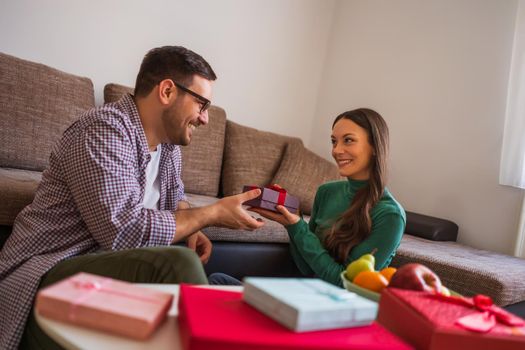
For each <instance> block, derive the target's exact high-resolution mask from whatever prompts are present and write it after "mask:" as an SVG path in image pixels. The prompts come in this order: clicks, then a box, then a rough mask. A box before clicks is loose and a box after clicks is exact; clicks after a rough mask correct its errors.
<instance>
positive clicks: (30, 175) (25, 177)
mask: <svg viewBox="0 0 525 350" xmlns="http://www.w3.org/2000/svg"><path fill="white" fill-rule="evenodd" d="M41 179H42V173H41V172H39V171H30V170H20V169H9V168H0V193H1V194H2V200H0V225H12V224H13V222H14V221H15V218H16V216H17V215H18V213H19V212H20V211H21V210H22V209H24V207H25V206H26V205H28V204H30V203H31V202H32V201H33V198H34V197H35V191H36V188H37V187H38V184H39V183H40V180H41Z"/></svg>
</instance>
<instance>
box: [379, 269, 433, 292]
mask: <svg viewBox="0 0 525 350" xmlns="http://www.w3.org/2000/svg"><path fill="white" fill-rule="evenodd" d="M388 286H389V287H395V288H400V289H411V290H422V291H426V292H434V291H441V280H440V279H439V277H438V276H437V275H436V274H435V273H434V271H432V270H431V269H429V268H428V267H426V266H425V265H421V264H417V263H411V264H406V265H403V266H401V267H400V268H398V269H397V271H396V273H394V275H393V276H392V279H391V280H390V283H389V284H388Z"/></svg>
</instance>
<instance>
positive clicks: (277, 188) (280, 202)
mask: <svg viewBox="0 0 525 350" xmlns="http://www.w3.org/2000/svg"><path fill="white" fill-rule="evenodd" d="M246 187H248V188H249V189H250V190H255V189H257V188H260V187H259V186H255V185H249V186H246ZM264 187H265V188H268V189H270V190H274V191H277V192H279V198H277V204H278V205H284V202H285V201H286V193H287V192H286V190H285V189H284V188H282V187H281V186H278V185H266V186H264Z"/></svg>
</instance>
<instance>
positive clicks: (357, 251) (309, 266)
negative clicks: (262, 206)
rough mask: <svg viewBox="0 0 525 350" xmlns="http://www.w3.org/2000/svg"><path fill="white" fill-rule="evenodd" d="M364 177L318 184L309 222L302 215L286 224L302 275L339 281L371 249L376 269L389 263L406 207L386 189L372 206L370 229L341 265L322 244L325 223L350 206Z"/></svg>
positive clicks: (339, 282) (396, 244) (334, 281)
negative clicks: (354, 262)
mask: <svg viewBox="0 0 525 350" xmlns="http://www.w3.org/2000/svg"><path fill="white" fill-rule="evenodd" d="M366 183H367V181H357V180H348V181H344V180H343V181H337V182H329V183H326V184H324V185H321V186H320V187H319V189H318V190H317V194H316V195H315V201H314V206H313V209H312V216H311V218H310V222H309V223H308V224H307V223H306V222H305V221H304V220H303V219H302V218H301V220H300V221H299V222H297V223H295V224H293V225H288V226H286V229H287V231H288V235H289V236H290V251H291V254H292V256H293V259H294V261H295V264H296V265H297V267H298V268H299V270H300V271H301V272H302V273H303V274H304V275H305V276H311V275H315V276H316V277H319V278H321V279H323V280H325V281H327V282H330V283H332V284H335V285H339V286H341V285H342V282H341V279H340V274H341V272H342V271H343V270H344V269H346V266H347V265H348V264H349V263H350V262H352V261H353V260H356V259H358V258H359V257H360V256H362V255H364V254H367V253H370V252H372V251H373V250H374V249H375V248H377V251H376V253H375V254H374V256H375V259H376V263H375V269H376V270H381V269H382V268H384V267H387V266H388V264H390V261H391V260H392V258H393V256H394V255H395V252H396V249H397V247H398V246H399V243H400V242H401V236H402V235H403V232H404V230H405V222H406V217H405V211H404V210H403V207H401V205H400V204H399V203H398V202H397V201H396V200H395V199H394V197H393V196H392V194H391V193H390V191H388V189H385V191H384V193H383V197H382V198H381V200H380V201H379V202H378V203H377V204H376V205H375V206H374V208H372V211H371V218H372V232H371V233H370V235H369V236H368V237H367V238H366V239H365V240H364V241H362V242H361V243H359V244H358V245H356V246H355V247H354V248H352V250H351V251H350V253H349V255H348V257H347V259H346V262H345V264H344V265H341V264H339V263H338V262H336V261H335V260H334V258H333V257H332V256H331V255H330V254H329V253H328V251H327V250H326V249H325V248H324V246H323V237H324V231H325V229H326V227H330V226H331V224H333V222H334V221H335V220H336V219H337V218H338V217H339V216H340V215H341V214H342V213H343V212H344V211H345V210H346V209H348V208H349V206H350V203H351V202H352V199H353V198H354V195H355V194H356V192H357V191H358V190H359V189H360V188H361V187H363V186H364V185H365V184H366Z"/></svg>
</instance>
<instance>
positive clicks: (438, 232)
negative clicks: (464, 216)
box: [405, 211, 458, 241]
mask: <svg viewBox="0 0 525 350" xmlns="http://www.w3.org/2000/svg"><path fill="white" fill-rule="evenodd" d="M406 215H407V224H406V228H405V233H408V234H409V235H412V236H417V237H421V238H425V239H429V240H431V241H456V239H457V237H458V225H456V224H455V223H454V222H452V221H449V220H445V219H440V218H436V217H433V216H427V215H422V214H417V213H412V212H409V211H407V212H406Z"/></svg>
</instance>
